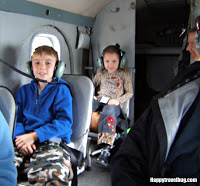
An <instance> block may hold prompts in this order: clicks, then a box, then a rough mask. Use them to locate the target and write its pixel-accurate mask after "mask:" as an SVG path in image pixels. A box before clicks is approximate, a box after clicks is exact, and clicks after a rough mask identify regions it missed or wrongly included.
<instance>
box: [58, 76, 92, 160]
mask: <svg viewBox="0 0 200 186" xmlns="http://www.w3.org/2000/svg"><path fill="white" fill-rule="evenodd" d="M62 79H63V80H65V81H66V82H67V83H68V84H69V86H70V88H71V92H72V96H73V97H72V100H73V126H72V131H73V133H72V136H71V141H72V143H73V144H72V146H71V147H72V148H75V149H76V150H79V151H81V152H82V153H83V156H84V158H86V151H87V139H88V133H89V128H90V123H91V116H92V101H93V96H94V86H93V83H92V81H91V80H90V79H89V78H88V77H86V76H79V75H63V76H62Z"/></svg>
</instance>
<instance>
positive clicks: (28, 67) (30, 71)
mask: <svg viewBox="0 0 200 186" xmlns="http://www.w3.org/2000/svg"><path fill="white" fill-rule="evenodd" d="M26 73H27V74H28V75H31V76H34V75H33V68H32V62H31V61H28V62H26Z"/></svg>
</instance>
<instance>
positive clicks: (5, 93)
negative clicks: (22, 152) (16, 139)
mask: <svg viewBox="0 0 200 186" xmlns="http://www.w3.org/2000/svg"><path fill="white" fill-rule="evenodd" d="M0 110H1V112H2V113H3V115H4V117H5V119H6V121H7V123H8V125H9V128H10V132H11V134H13V128H14V124H15V116H16V103H15V99H14V96H13V94H12V92H11V91H10V90H9V89H8V88H6V87H4V86H0Z"/></svg>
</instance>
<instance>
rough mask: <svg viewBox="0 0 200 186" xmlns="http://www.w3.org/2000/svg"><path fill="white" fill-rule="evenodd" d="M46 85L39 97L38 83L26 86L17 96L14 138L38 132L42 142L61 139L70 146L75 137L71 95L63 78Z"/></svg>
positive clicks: (34, 82) (32, 82)
mask: <svg viewBox="0 0 200 186" xmlns="http://www.w3.org/2000/svg"><path fill="white" fill-rule="evenodd" d="M52 82H58V83H61V84H56V85H54V84H47V85H46V86H45V88H44V89H43V91H42V92H41V94H40V96H39V97H38V96H37V82H36V81H34V80H33V81H31V83H29V84H26V85H23V86H22V87H21V88H19V90H18V91H17V93H16V97H15V99H16V104H17V106H18V111H17V122H16V127H15V131H14V136H13V138H14V139H15V138H16V136H19V135H22V134H25V133H29V132H33V131H35V132H36V133H37V135H38V138H39V142H40V143H42V142H44V141H47V140H49V139H51V138H54V137H59V138H61V139H62V140H64V141H65V142H67V143H70V142H71V140H70V137H71V134H72V129H71V126H72V123H73V118H72V96H71V93H70V90H69V88H68V86H67V85H66V84H67V83H66V82H65V81H64V80H62V79H59V80H58V79H56V78H54V80H53V81H52Z"/></svg>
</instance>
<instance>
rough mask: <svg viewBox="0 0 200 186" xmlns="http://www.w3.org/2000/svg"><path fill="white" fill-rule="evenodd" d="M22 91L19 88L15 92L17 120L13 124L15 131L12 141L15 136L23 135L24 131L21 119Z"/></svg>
mask: <svg viewBox="0 0 200 186" xmlns="http://www.w3.org/2000/svg"><path fill="white" fill-rule="evenodd" d="M22 99H23V96H22V91H21V88H20V89H19V90H18V91H17V93H16V96H15V101H16V105H17V118H16V124H15V129H14V134H13V139H15V138H16V136H19V135H22V134H25V129H24V125H23V119H22V118H23V117H22V111H23V110H22V109H23V106H22Z"/></svg>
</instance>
